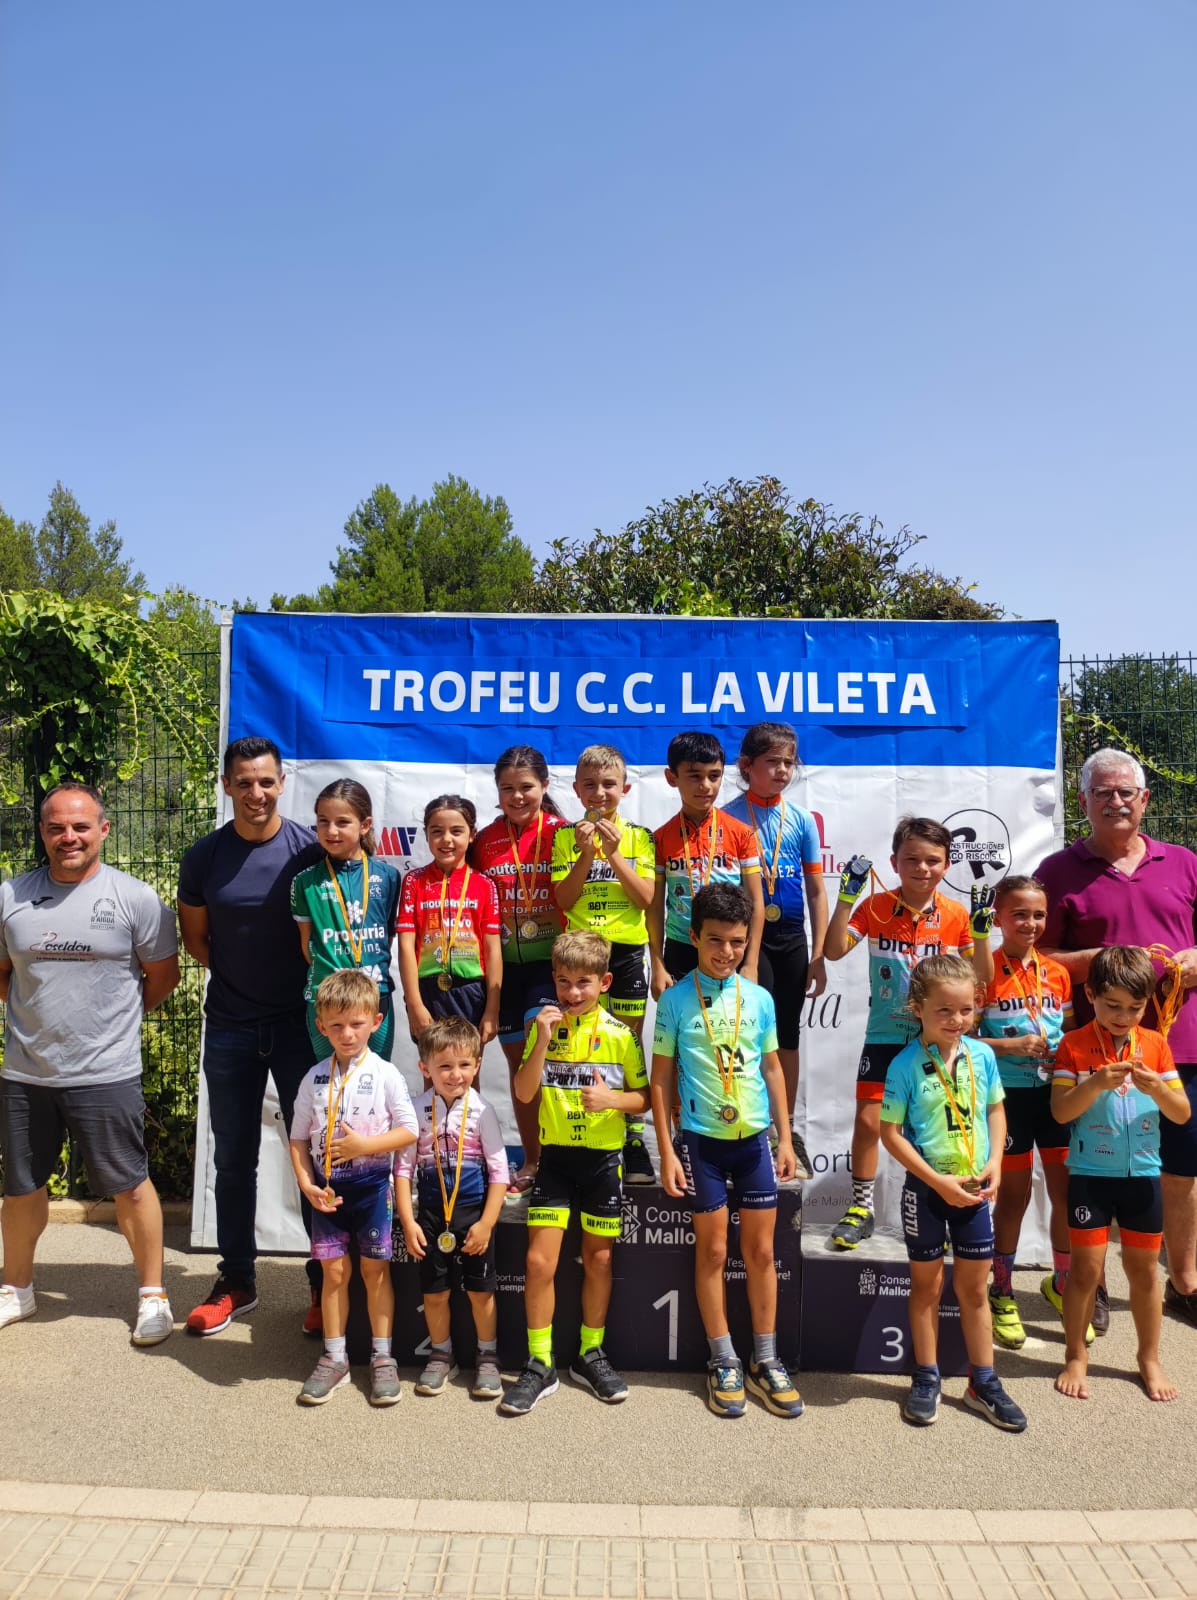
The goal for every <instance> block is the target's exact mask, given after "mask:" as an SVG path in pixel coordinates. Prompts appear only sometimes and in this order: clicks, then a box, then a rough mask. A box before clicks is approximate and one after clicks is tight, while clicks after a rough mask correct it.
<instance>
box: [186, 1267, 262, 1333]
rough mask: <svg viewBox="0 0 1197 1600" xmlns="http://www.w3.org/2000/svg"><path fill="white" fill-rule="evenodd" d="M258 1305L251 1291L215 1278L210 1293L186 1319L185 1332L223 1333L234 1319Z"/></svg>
mask: <svg viewBox="0 0 1197 1600" xmlns="http://www.w3.org/2000/svg"><path fill="white" fill-rule="evenodd" d="M257 1303H258V1297H257V1294H256V1293H255V1292H254V1290H253V1289H243V1288H241V1286H240V1285H239V1284H235V1283H226V1282H225V1280H224V1279H223V1278H217V1280H216V1282H215V1284H214V1285H213V1288H212V1293H211V1294H210V1295H209V1296H208V1298H207V1299H206V1300H201V1301H200V1303H199V1305H198V1306H196V1308H195V1310H194V1311H193V1312H192V1313H191V1315H190V1316H189V1317H188V1318H187V1332H188V1333H198V1334H203V1335H207V1334H209V1333H223V1332H224V1330H225V1329H226V1328H227V1327H228V1325H229V1323H230V1322H232V1320H233V1318H234V1317H243V1316H244V1315H245V1314H246V1312H247V1311H252V1310H253V1309H254V1307H255V1306H256V1305H257Z"/></svg>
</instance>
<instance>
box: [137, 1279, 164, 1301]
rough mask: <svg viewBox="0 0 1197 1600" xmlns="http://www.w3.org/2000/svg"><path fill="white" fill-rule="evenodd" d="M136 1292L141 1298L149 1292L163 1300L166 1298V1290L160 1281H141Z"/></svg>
mask: <svg viewBox="0 0 1197 1600" xmlns="http://www.w3.org/2000/svg"><path fill="white" fill-rule="evenodd" d="M137 1292H138V1294H139V1295H140V1296H141V1298H142V1299H143V1300H144V1299H145V1297H146V1296H147V1295H149V1294H153V1295H158V1296H159V1298H160V1299H163V1300H165V1299H166V1290H165V1289H164V1288H163V1287H162V1285H161V1284H160V1283H143V1284H142V1286H141V1288H140V1289H138V1291H137Z"/></svg>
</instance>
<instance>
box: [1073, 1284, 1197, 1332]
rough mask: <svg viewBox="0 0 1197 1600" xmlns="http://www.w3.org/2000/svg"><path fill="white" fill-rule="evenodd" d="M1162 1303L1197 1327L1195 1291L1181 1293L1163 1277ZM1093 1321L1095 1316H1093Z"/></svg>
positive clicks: (1095, 1319)
mask: <svg viewBox="0 0 1197 1600" xmlns="http://www.w3.org/2000/svg"><path fill="white" fill-rule="evenodd" d="M1164 1304H1165V1305H1166V1306H1167V1307H1168V1309H1169V1311H1171V1312H1173V1313H1174V1314H1175V1315H1176V1316H1178V1317H1184V1318H1185V1319H1186V1320H1187V1321H1189V1322H1191V1323H1192V1324H1193V1326H1194V1327H1197V1292H1194V1293H1192V1294H1182V1293H1181V1291H1180V1290H1179V1289H1178V1288H1177V1287H1176V1285H1175V1284H1174V1283H1173V1282H1172V1279H1171V1278H1165V1279H1164ZM1093 1320H1094V1322H1096V1321H1097V1318H1096V1317H1094V1319H1093Z"/></svg>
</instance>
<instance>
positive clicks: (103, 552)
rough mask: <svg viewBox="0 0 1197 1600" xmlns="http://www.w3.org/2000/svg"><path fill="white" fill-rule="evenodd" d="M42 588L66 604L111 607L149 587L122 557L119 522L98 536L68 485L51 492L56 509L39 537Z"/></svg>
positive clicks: (99, 531) (50, 510)
mask: <svg viewBox="0 0 1197 1600" xmlns="http://www.w3.org/2000/svg"><path fill="white" fill-rule="evenodd" d="M34 546H35V550H36V555H37V583H36V584H34V585H26V587H34V588H38V589H49V590H50V591H51V592H52V593H54V594H60V595H62V597H63V599H65V600H79V599H83V598H84V597H86V598H87V599H90V600H106V601H107V602H108V603H109V604H110V605H121V604H123V603H126V601H127V598H128V597H129V596H132V595H137V594H139V593H140V591H141V590H143V589H144V588H145V574H144V573H142V572H136V571H134V568H133V563H132V562H131V561H126V560H124V559H123V557H122V555H121V551H122V548H123V544H122V541H121V539H120V538H119V536H118V535H117V531H116V523H115V522H102V523H101V524H100V526H99V527H98V528H96V529H95V531H94V532H93V531H92V526H91V519H90V518H89V517H87V516H86V515H85V514H84V512H83V510H82V508H81V507H80V505H79V502H78V501H77V500H76V499H75V496H74V495H73V494H72V493H71V491H70V490H69V489H67V488H64V487H63V485H62V483H61V482H60V483H56V484H55V485H54V487H53V489H51V491H50V505H49V508H48V509H47V511H46V514H45V516H44V517H43V518H42V521H41V526H40V527H39V528H38V530H37V533H36V535H35V537H34Z"/></svg>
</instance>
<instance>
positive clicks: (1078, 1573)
mask: <svg viewBox="0 0 1197 1600" xmlns="http://www.w3.org/2000/svg"><path fill="white" fill-rule="evenodd" d="M613 1524H620V1525H622V1526H623V1527H624V1528H626V1530H627V1536H626V1537H611V1536H610V1530H611V1527H612V1525H613ZM600 1528H601V1529H602V1532H601V1533H600V1532H599V1529H600ZM700 1533H701V1536H700ZM1132 1541H1133V1542H1132ZM441 1595H443V1596H455V1597H462V1600H472V1597H477V1600H536V1597H539V1596H546V1597H547V1596H554V1597H556V1596H560V1597H563V1600H565V1597H572V1596H579V1597H580V1596H587V1597H595V1600H605V1597H610V1600H637V1597H639V1596H644V1597H646V1600H936V1597H941V1596H947V1597H953V1600H1032V1597H1034V1600H1139V1597H1142V1600H1168V1597H1170V1596H1176V1597H1184V1600H1188V1597H1192V1596H1194V1595H1197V1514H1195V1513H1194V1512H1192V1511H1161V1512H1156V1513H1139V1512H1136V1513H1123V1512H1111V1513H1108V1514H1107V1513H1089V1514H1085V1515H1082V1514H1081V1513H1079V1512H1060V1513H1055V1512H1047V1511H1041V1512H1011V1513H1009V1514H1006V1513H1002V1512H989V1513H978V1514H973V1513H972V1512H953V1511H943V1512H928V1511H921V1512H909V1511H864V1512H858V1511H803V1510H795V1511H778V1510H776V1509H770V1510H763V1511H757V1512H749V1511H744V1510H738V1509H734V1508H720V1507H665V1506H639V1507H638V1506H621V1507H611V1506H576V1505H540V1504H535V1503H532V1504H514V1503H513V1504H500V1503H497V1502H471V1501H464V1502H461V1503H454V1502H444V1501H441V1502H433V1501H428V1502H423V1501H411V1500H377V1501H348V1500H344V1501H340V1500H337V1499H336V1498H334V1497H329V1498H327V1499H324V1498H322V1499H311V1500H308V1499H305V1498H304V1497H303V1496H300V1495H295V1496H252V1495H226V1494H180V1493H166V1492H164V1493H160V1494H153V1493H149V1492H146V1491H137V1490H123V1489H94V1490H93V1489H88V1488H87V1487H86V1486H82V1485H65V1484H64V1485H53V1484H18V1483H0V1600H9V1597H12V1600H17V1597H19V1600H228V1597H234V1596H235V1597H240V1596H245V1597H246V1600H256V1597H266V1596H298V1597H301V1600H329V1597H333V1596H335V1597H336V1600H383V1597H394V1600H400V1597H403V1600H415V1597H420V1596H441Z"/></svg>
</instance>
